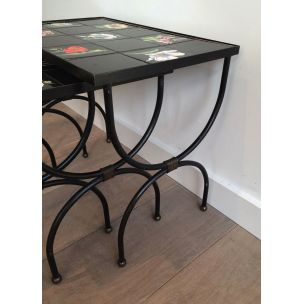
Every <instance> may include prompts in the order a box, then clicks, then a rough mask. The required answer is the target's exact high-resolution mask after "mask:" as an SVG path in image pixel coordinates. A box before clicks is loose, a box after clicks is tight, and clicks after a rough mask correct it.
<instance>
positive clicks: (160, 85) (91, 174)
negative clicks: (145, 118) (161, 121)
mask: <svg viewBox="0 0 304 304" xmlns="http://www.w3.org/2000/svg"><path fill="white" fill-rule="evenodd" d="M163 95H164V76H163V75H160V76H159V77H158V81H157V99H156V105H155V109H154V112H153V115H152V118H151V121H150V123H149V126H148V128H147V130H146V132H145V133H144V135H143V136H142V138H141V139H140V140H139V142H138V143H137V144H136V145H135V147H134V148H133V149H132V150H131V151H130V152H129V154H128V156H129V157H130V158H132V157H133V156H134V155H136V154H137V153H138V151H139V150H140V149H141V148H142V147H143V145H144V144H145V143H146V142H147V140H148V139H149V137H150V135H151V133H152V132H153V130H154V128H155V125H156V122H157V120H158V117H159V114H160V110H161V107H162V101H163ZM105 99H106V96H105ZM107 116H108V114H107ZM113 119H114V118H113ZM125 163H126V161H125V160H124V159H121V160H119V161H117V162H116V163H115V164H113V165H112V167H114V168H119V167H121V166H122V165H123V164H125ZM42 168H43V170H44V171H45V172H47V173H48V174H49V175H50V176H51V175H52V176H56V177H59V178H71V179H72V178H73V179H91V178H96V177H98V176H100V174H101V173H102V172H103V171H104V170H105V169H106V167H105V168H102V169H99V170H96V171H91V172H85V173H74V172H67V171H63V170H54V169H52V168H51V167H49V166H46V165H45V164H43V165H42Z"/></svg>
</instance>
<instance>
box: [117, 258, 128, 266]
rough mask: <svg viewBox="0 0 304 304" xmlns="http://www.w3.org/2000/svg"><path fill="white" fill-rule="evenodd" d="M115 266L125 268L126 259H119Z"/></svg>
mask: <svg viewBox="0 0 304 304" xmlns="http://www.w3.org/2000/svg"><path fill="white" fill-rule="evenodd" d="M117 264H118V266H119V267H125V266H126V264H127V260H126V259H119V260H118V261H117Z"/></svg>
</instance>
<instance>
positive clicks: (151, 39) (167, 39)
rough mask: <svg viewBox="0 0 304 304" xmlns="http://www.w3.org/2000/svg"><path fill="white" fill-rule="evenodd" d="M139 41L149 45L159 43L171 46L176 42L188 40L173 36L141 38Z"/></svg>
mask: <svg viewBox="0 0 304 304" xmlns="http://www.w3.org/2000/svg"><path fill="white" fill-rule="evenodd" d="M140 39H141V40H143V41H145V42H151V43H153V42H154V43H159V44H172V43H177V42H183V41H187V40H189V39H188V38H185V37H180V36H173V35H153V36H145V37H141V38H140Z"/></svg>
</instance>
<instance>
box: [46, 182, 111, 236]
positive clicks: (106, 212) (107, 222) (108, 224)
mask: <svg viewBox="0 0 304 304" xmlns="http://www.w3.org/2000/svg"><path fill="white" fill-rule="evenodd" d="M59 185H75V186H82V187H85V186H87V185H88V183H87V182H84V181H82V180H69V179H57V180H51V181H47V182H45V183H43V184H42V188H43V189H46V188H49V187H54V186H59ZM90 190H92V192H94V193H95V194H96V196H97V197H98V198H99V200H100V202H101V204H102V208H103V214H104V221H105V232H106V233H110V232H111V231H112V226H111V220H110V213H109V206H108V203H107V200H106V198H105V196H104V195H103V194H102V192H101V191H100V190H99V189H98V188H96V187H92V188H91V189H90ZM84 194H85V193H84ZM84 194H83V195H84Z"/></svg>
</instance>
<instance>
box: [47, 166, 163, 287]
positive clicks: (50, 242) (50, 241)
mask: <svg viewBox="0 0 304 304" xmlns="http://www.w3.org/2000/svg"><path fill="white" fill-rule="evenodd" d="M111 171H112V168H111ZM114 173H115V175H122V174H129V173H136V174H140V175H142V176H144V177H146V178H148V180H149V179H150V178H151V175H150V174H149V173H148V172H146V171H143V170H140V169H136V168H121V169H116V170H115V172H113V173H111V177H113V176H114ZM112 174H113V175H112ZM102 181H105V179H104V177H103V176H102V175H101V176H100V177H97V178H95V179H93V180H92V181H90V182H84V181H81V180H74V179H73V180H71V179H59V180H52V181H47V182H45V183H44V184H43V188H47V187H51V186H57V185H64V184H68V185H80V186H82V188H81V189H79V190H78V191H77V192H76V193H74V195H73V196H72V197H71V198H70V199H69V200H68V201H67V202H66V204H65V205H64V206H63V207H62V209H61V210H60V211H59V213H58V214H57V216H56V218H55V220H54V221H53V223H52V226H51V228H50V231H49V234H48V238H47V245H46V254H47V259H48V263H49V266H50V269H51V273H52V281H53V283H55V284H57V283H60V281H61V279H62V277H61V275H60V273H59V271H58V268H57V264H56V260H55V257H54V241H55V237H56V234H57V231H58V228H59V226H60V224H61V222H62V220H63V219H64V217H65V215H66V214H67V213H68V211H69V210H70V209H71V208H72V207H73V206H74V205H75V204H76V203H77V202H78V201H79V199H81V198H82V197H83V196H84V195H85V194H86V193H87V192H89V191H91V190H92V191H93V192H94V193H95V194H96V195H97V196H98V197H99V199H100V201H101V203H102V206H103V209H104V217H105V231H106V232H107V233H109V232H111V231H112V227H111V223H110V215H109V209H108V204H107V201H106V199H105V197H104V196H103V194H102V193H101V192H100V191H99V190H98V188H96V186H97V185H98V184H99V183H100V182H102ZM150 185H152V186H153V187H154V192H155V217H156V218H157V216H158V214H159V209H160V191H159V187H158V185H157V183H156V182H152V183H150Z"/></svg>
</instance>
